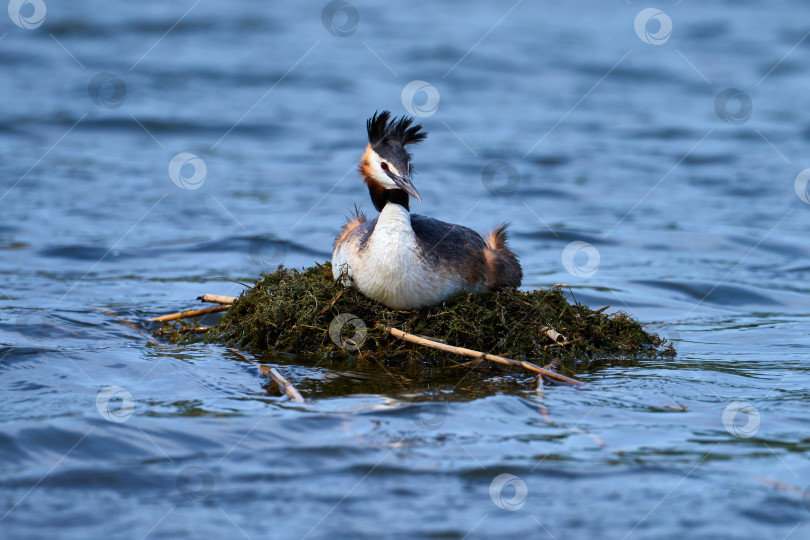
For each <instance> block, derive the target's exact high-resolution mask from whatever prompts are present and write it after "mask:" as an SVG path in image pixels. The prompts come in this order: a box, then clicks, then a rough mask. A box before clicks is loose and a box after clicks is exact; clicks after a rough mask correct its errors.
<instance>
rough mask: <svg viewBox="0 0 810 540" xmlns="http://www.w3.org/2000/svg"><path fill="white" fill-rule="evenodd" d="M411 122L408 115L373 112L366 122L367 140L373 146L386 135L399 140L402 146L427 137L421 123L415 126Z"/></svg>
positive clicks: (411, 119)
mask: <svg viewBox="0 0 810 540" xmlns="http://www.w3.org/2000/svg"><path fill="white" fill-rule="evenodd" d="M411 124H413V118H411V117H410V116H403V117H401V118H397V117H396V116H394V117H393V118H392V117H391V112H390V111H383V112H375V113H374V116H372V117H371V118H369V119H368V122H367V123H366V127H367V128H368V142H369V143H371V145H372V146H374V145H376V144H377V143H379V142H380V141H381V140H383V139H384V138H386V137H389V138H391V139H394V140H397V141H399V142H400V144H402V146H406V145H408V144H415V143H418V142H421V141H424V140H425V139H426V138H427V132H426V131H422V124H416V125H415V126H411Z"/></svg>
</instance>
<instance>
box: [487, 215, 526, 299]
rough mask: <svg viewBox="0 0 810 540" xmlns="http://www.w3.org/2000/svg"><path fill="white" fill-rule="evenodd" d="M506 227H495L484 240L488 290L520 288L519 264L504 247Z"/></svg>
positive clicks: (503, 225) (521, 278) (504, 225)
mask: <svg viewBox="0 0 810 540" xmlns="http://www.w3.org/2000/svg"><path fill="white" fill-rule="evenodd" d="M507 227H508V225H507V224H506V223H503V224H501V225H499V226H497V227H495V228H494V229H493V230H492V232H490V233H489V236H487V238H486V244H487V247H486V249H484V256H485V259H486V264H487V285H488V287H487V288H488V289H490V290H491V289H503V288H511V287H514V288H516V287H520V282H521V281H522V280H523V269H522V268H521V267H520V262H519V261H518V258H517V256H516V255H515V254H514V253H513V252H512V250H511V249H509V246H507V245H506V241H507V239H508V235H507V232H506V229H507Z"/></svg>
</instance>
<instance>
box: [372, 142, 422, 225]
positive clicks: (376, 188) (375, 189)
mask: <svg viewBox="0 0 810 540" xmlns="http://www.w3.org/2000/svg"><path fill="white" fill-rule="evenodd" d="M370 151H371V146H369V147H368V149H367V150H366V154H368V152H370ZM359 170H360V174H361V175H362V176H363V181H364V182H365V183H366V186H368V194H369V195H370V196H371V202H372V203H374V208H376V209H377V211H378V212H382V209H383V208H385V205H386V203H388V202H392V203H396V204H399V205H402V206H404V207H405V210H407V211H409V212H410V211H411V209H410V206H409V202H410V198H409V197H408V194H407V193H405V192H404V191H402V190H401V189H386V188H385V187H384V186H382V185H380V183H379V182H377V180H375V179H374V176H373V174H372V171H371V160H370V159H369V158H368V156H367V155H364V156H363V160H362V161H361V162H360V169H359Z"/></svg>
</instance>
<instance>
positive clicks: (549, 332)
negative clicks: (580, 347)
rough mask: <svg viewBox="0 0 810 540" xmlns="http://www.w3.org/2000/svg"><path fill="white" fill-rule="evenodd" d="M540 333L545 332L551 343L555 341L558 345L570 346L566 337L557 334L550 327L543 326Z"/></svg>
mask: <svg viewBox="0 0 810 540" xmlns="http://www.w3.org/2000/svg"><path fill="white" fill-rule="evenodd" d="M540 331H541V332H545V334H546V335H547V336H548V337H549V339H551V341H553V342H554V343H556V344H558V345H567V344H568V340H567V339H566V337H565V336H564V335H562V334H560V333H559V332H557V331H556V330H554V329H553V328H549V327H548V326H541V327H540Z"/></svg>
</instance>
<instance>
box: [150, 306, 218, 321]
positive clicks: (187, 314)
mask: <svg viewBox="0 0 810 540" xmlns="http://www.w3.org/2000/svg"><path fill="white" fill-rule="evenodd" d="M229 309H230V306H227V305H220V306H214V307H210V308H204V309H190V310H188V311H181V312H180V313H171V314H169V315H161V316H160V317H152V318H151V319H149V320H150V321H155V322H168V321H176V320H178V319H189V318H191V317H200V316H201V315H208V314H209V313H219V312H220V311H228V310H229Z"/></svg>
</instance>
